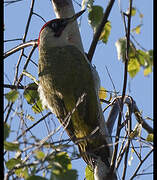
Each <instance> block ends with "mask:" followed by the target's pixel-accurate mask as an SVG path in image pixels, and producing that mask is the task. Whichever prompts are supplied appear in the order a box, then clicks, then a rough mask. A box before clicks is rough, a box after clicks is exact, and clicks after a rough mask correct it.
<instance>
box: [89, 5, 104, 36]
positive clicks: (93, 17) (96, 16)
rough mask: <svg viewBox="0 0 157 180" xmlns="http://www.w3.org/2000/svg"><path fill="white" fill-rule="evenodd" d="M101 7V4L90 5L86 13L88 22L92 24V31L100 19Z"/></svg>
mask: <svg viewBox="0 0 157 180" xmlns="http://www.w3.org/2000/svg"><path fill="white" fill-rule="evenodd" d="M102 17H103V8H102V7H101V6H92V8H91V9H90V10H89V14H88V22H89V24H90V25H91V26H92V28H93V31H94V33H95V32H96V29H97V27H98V26H99V24H100V23H101V21H102Z"/></svg>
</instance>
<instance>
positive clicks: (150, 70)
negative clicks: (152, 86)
mask: <svg viewBox="0 0 157 180" xmlns="http://www.w3.org/2000/svg"><path fill="white" fill-rule="evenodd" d="M151 72H152V67H151V66H148V67H147V68H145V69H144V76H148V75H149V74H150V73H151Z"/></svg>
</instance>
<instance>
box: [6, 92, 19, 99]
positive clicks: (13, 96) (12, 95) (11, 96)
mask: <svg viewBox="0 0 157 180" xmlns="http://www.w3.org/2000/svg"><path fill="white" fill-rule="evenodd" d="M18 96H19V92H18V91H17V90H11V91H10V92H9V93H7V94H5V98H6V99H7V100H8V101H10V102H15V101H16V99H17V98H18Z"/></svg>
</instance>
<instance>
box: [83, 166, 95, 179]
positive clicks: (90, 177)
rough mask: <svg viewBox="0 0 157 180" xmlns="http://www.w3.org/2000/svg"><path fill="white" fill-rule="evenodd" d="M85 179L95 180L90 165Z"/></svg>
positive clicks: (86, 170)
mask: <svg viewBox="0 0 157 180" xmlns="http://www.w3.org/2000/svg"><path fill="white" fill-rule="evenodd" d="M85 177H86V180H94V172H93V171H92V169H91V167H90V166H89V165H87V166H86V169H85Z"/></svg>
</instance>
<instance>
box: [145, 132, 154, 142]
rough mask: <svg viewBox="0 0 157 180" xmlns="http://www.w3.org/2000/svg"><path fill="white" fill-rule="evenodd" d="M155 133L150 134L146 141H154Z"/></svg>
mask: <svg viewBox="0 0 157 180" xmlns="http://www.w3.org/2000/svg"><path fill="white" fill-rule="evenodd" d="M153 138H154V134H148V136H147V138H146V141H148V142H153Z"/></svg>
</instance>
